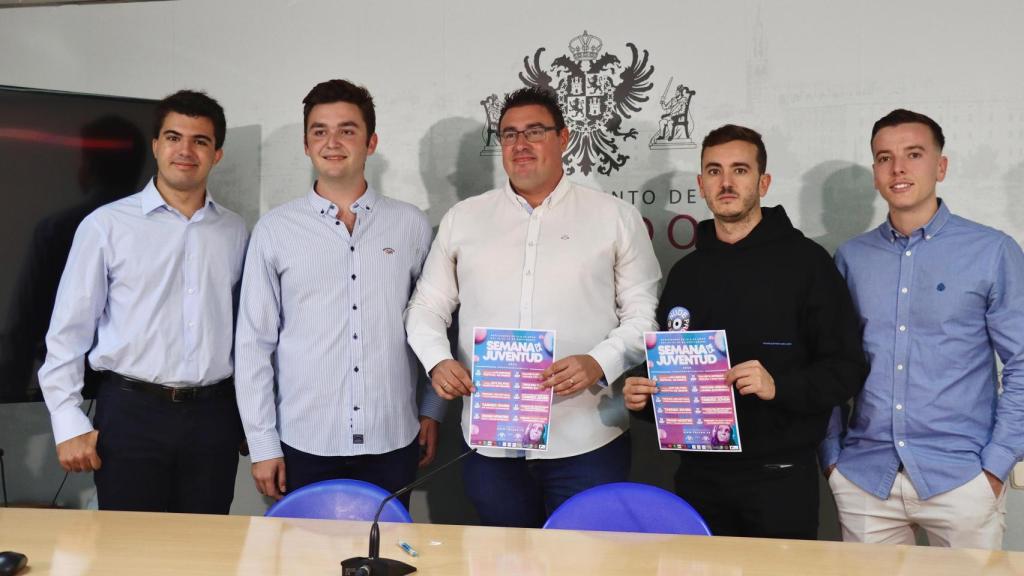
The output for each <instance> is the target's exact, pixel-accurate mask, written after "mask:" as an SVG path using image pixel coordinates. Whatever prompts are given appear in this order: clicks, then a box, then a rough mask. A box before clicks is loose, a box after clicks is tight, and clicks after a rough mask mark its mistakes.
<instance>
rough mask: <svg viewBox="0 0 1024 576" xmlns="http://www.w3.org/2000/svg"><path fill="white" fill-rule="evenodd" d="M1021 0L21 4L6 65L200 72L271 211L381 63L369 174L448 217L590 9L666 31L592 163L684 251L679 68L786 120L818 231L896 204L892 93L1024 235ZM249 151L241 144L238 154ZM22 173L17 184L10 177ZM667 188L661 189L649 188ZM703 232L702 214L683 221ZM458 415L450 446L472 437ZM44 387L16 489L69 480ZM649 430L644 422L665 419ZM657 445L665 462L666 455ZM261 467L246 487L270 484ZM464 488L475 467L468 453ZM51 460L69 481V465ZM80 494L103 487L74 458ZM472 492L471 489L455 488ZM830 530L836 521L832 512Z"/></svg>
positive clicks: (797, 182)
mask: <svg viewBox="0 0 1024 576" xmlns="http://www.w3.org/2000/svg"><path fill="white" fill-rule="evenodd" d="M1021 21H1024V4H1021V3H1019V2H1015V1H1012V0H1006V1H1002V2H996V1H991V2H977V3H964V2H952V1H934V0H932V1H925V0H915V1H905V2H899V3H895V2H883V1H866V2H856V3H854V2H848V3H843V4H838V3H833V2H814V1H810V0H807V1H797V0H788V1H786V0H777V1H773V2H758V1H732V2H695V1H678V2H656V1H634V2H629V3H626V2H609V1H606V0H592V1H588V2H582V1H580V2H550V1H535V0H526V1H523V2H519V3H516V4H515V5H511V4H508V3H499V2H494V1H491V0H466V1H458V2H457V1H451V2H396V1H378V2H364V3H358V4H357V3H353V2H342V1H337V0H308V1H300V0H292V1H274V2H271V1H243V0H179V1H170V2H155V3H148V4H147V3H142V4H138V3H133V4H123V5H103V6H63V7H49V8H19V9H8V10H0V83H2V84H9V85H16V86H28V87H37V88H49V89H58V90H70V91H80V92H92V93H101V94H114V95H121V96H136V97H147V98H159V97H162V96H164V95H165V94H167V93H169V92H172V91H174V90H176V89H179V88H182V87H196V88H202V89H205V90H208V91H209V93H210V94H211V95H213V96H214V97H216V98H218V99H219V100H220V101H221V103H222V104H223V105H224V106H225V108H226V109H227V113H228V121H229V126H230V127H231V128H232V132H231V133H230V135H229V140H228V148H227V155H228V159H229V162H230V163H229V164H228V165H226V166H223V167H221V168H220V170H219V172H218V173H217V174H218V175H217V178H216V184H217V188H216V189H217V190H220V191H222V193H223V194H224V195H225V196H226V197H227V198H229V199H230V202H231V203H232V204H233V205H235V206H236V207H238V208H239V209H240V210H241V211H242V212H243V213H245V214H246V215H247V217H248V218H249V220H250V223H251V221H252V220H253V219H254V218H255V217H256V216H257V215H258V214H259V213H261V212H263V211H265V210H266V209H268V208H269V207H272V206H275V205H277V204H279V203H281V202H283V201H285V200H287V199H290V198H293V197H295V196H297V195H299V194H301V193H303V192H304V191H305V189H306V188H307V187H308V186H309V184H310V182H311V173H310V168H309V164H308V161H307V160H306V159H305V158H304V157H303V155H302V147H301V134H302V129H301V99H302V97H303V96H304V95H305V93H306V92H307V91H308V90H309V89H310V88H311V87H312V86H313V84H315V83H316V82H318V81H321V80H324V79H327V78H332V77H345V78H350V79H353V80H355V81H357V82H360V83H363V84H365V85H366V86H368V87H369V88H370V89H371V91H372V92H373V93H374V95H375V98H376V101H377V111H378V117H379V122H378V133H379V135H380V147H379V148H378V154H377V155H376V156H375V157H374V158H373V160H372V162H371V165H370V180H371V182H372V183H374V184H375V185H377V186H378V187H379V188H380V189H382V190H383V191H384V192H385V193H387V194H389V195H391V196H394V197H397V198H401V199H404V200H408V201H411V202H413V203H415V204H417V205H419V206H420V207H421V208H423V209H424V210H426V211H427V212H428V214H429V215H430V218H431V220H432V222H434V223H435V224H436V222H437V221H438V220H439V219H440V217H441V215H442V214H443V212H444V210H446V209H447V207H449V206H450V205H451V204H452V203H454V202H455V201H456V200H457V199H458V198H460V197H464V196H466V195H468V194H473V193H476V192H479V191H481V190H483V189H484V188H486V187H488V186H490V185H491V183H493V182H496V181H497V180H498V179H499V178H500V175H501V168H500V165H499V164H497V163H496V160H495V159H494V158H492V157H481V156H480V155H479V152H480V149H481V148H482V144H483V142H482V139H481V136H480V131H481V129H482V127H483V122H484V115H483V109H482V107H481V106H480V104H479V102H480V100H481V99H483V98H485V97H486V96H487V95H489V94H491V93H492V92H498V93H502V92H506V91H509V90H512V89H514V88H516V87H518V86H520V83H519V81H518V79H517V74H518V73H519V72H520V71H522V69H523V59H524V57H526V56H530V57H532V56H533V54H534V51H535V50H536V49H537V48H539V47H542V46H543V47H546V48H547V50H546V51H545V52H544V53H543V55H542V57H541V60H542V63H543V64H544V65H545V66H547V65H549V64H550V62H551V60H552V59H553V58H555V57H557V56H559V55H562V54H567V53H568V50H567V47H566V45H567V43H568V42H569V40H570V39H571V38H573V37H574V36H577V35H578V34H580V33H581V32H583V30H584V29H586V30H588V31H589V32H590V33H592V34H594V35H597V36H599V37H600V38H601V39H602V40H603V42H604V51H607V52H610V53H612V54H615V55H617V56H618V57H619V58H620V59H622V60H623V62H624V63H627V64H628V62H629V52H628V50H627V48H626V46H625V44H626V42H633V43H635V44H637V45H638V47H639V48H641V49H646V50H648V51H649V53H650V63H651V64H652V65H653V66H654V68H655V71H654V74H653V76H652V77H651V80H652V82H653V87H652V88H651V89H650V91H649V92H647V94H646V95H647V96H649V97H650V101H649V102H647V103H646V104H644V105H643V106H642V110H641V111H640V112H638V113H637V114H635V115H634V116H633V118H632V119H629V120H625V121H624V123H623V128H625V129H628V128H636V129H637V130H638V132H639V133H638V137H637V138H636V139H635V140H630V141H628V142H625V143H622V142H621V140H620V141H619V142H620V145H621V150H620V152H621V153H624V154H627V155H629V156H631V158H630V159H629V160H628V161H627V163H626V164H625V166H624V167H623V169H622V170H620V171H618V172H614V173H613V174H612V175H611V176H597V175H596V174H591V176H590V177H586V178H583V177H580V176H579V175H577V176H575V177H574V178H575V179H577V180H581V181H587V182H589V183H591V184H592V185H595V186H598V187H601V188H603V189H605V190H609V191H611V190H638V191H643V190H651V191H652V193H653V194H654V196H653V202H652V203H651V204H650V205H642V201H639V200H638V202H640V203H641V209H642V211H643V212H644V213H645V215H647V216H648V217H649V218H650V219H651V220H652V221H653V223H654V225H655V245H656V248H657V249H658V252H659V256H660V257H661V259H662V262H663V266H664V267H665V268H666V269H667V268H668V267H669V266H670V265H671V264H672V263H673V262H674V261H675V260H676V259H677V258H678V256H680V255H681V254H682V253H683V252H682V251H680V250H677V249H675V248H673V247H672V246H671V244H670V243H669V242H668V239H667V234H666V230H665V226H666V224H667V222H668V221H669V220H670V218H671V217H672V216H674V215H675V214H676V213H683V214H690V215H692V216H693V217H695V218H696V219H698V220H699V219H702V218H704V217H706V216H707V214H706V209H705V208H704V207H703V206H702V204H700V201H699V199H698V200H697V202H696V203H692V204H691V203H687V202H685V201H684V202H681V203H678V204H672V203H670V192H669V190H671V189H676V190H680V191H682V195H683V197H684V198H685V196H686V190H687V189H689V188H694V187H695V186H694V175H695V173H696V171H697V166H698V158H699V152H698V151H697V150H693V149H689V150H686V149H684V150H668V151H665V150H659V151H652V150H649V149H648V147H647V143H648V140H649V139H650V137H651V135H652V134H653V132H654V131H655V129H656V128H657V124H658V118H659V116H660V114H661V109H660V107H659V106H658V104H657V100H658V98H659V97H660V95H661V93H662V91H663V90H664V89H665V87H666V85H667V84H668V82H669V78H674V80H675V83H679V82H682V83H685V84H686V85H687V86H689V87H691V88H693V89H694V90H696V91H697V94H696V96H694V99H693V103H692V108H691V111H692V115H693V119H694V122H695V124H696V133H695V139H697V140H698V141H699V138H700V137H702V136H703V134H704V133H706V132H707V130H708V129H710V128H712V127H715V126H717V125H720V124H722V123H725V122H736V123H742V124H747V125H749V126H752V127H754V128H757V129H758V130H760V131H761V132H762V133H763V134H764V135H765V138H766V143H767V146H768V153H769V164H768V166H769V171H770V172H771V173H772V174H773V176H774V181H773V185H772V189H771V191H770V192H769V196H768V199H767V203H769V204H772V203H781V204H783V205H785V206H786V207H787V210H788V211H789V213H790V215H791V217H792V218H793V219H794V221H795V223H796V224H797V225H798V226H800V227H801V228H802V229H803V230H804V231H805V233H806V234H807V235H808V236H811V237H814V238H817V239H819V240H820V241H821V242H822V243H823V244H824V245H826V247H828V248H830V249H834V248H835V246H836V245H838V243H839V242H841V241H842V240H845V239H846V238H847V237H849V236H851V235H853V234H855V233H857V232H860V231H863V230H865V229H867V228H869V227H871V226H874V225H876V224H877V223H878V222H879V221H880V220H881V219H882V217H883V215H884V209H883V203H882V202H881V201H880V200H879V199H878V198H877V194H875V193H874V192H873V191H872V189H871V180H870V154H869V149H868V136H869V131H870V127H871V123H872V122H873V121H874V120H875V119H877V118H878V117H880V116H882V115H883V114H885V113H886V112H888V111H889V110H891V109H893V108H895V107H909V108H912V109H916V110H919V111H922V112H925V113H927V114H929V115H932V116H933V117H935V118H936V119H937V120H938V121H939V122H940V123H941V124H942V125H943V127H944V128H945V130H946V134H947V139H948V145H947V149H946V152H947V154H948V156H949V157H950V170H949V176H948V178H947V180H946V183H945V184H943V185H942V187H941V188H940V193H941V195H942V196H943V198H945V199H946V201H947V202H948V203H949V205H950V206H951V207H952V209H953V210H954V211H956V212H958V213H960V214H962V215H964V216H967V217H969V218H973V219H975V220H979V221H981V222H984V223H986V224H989V225H992V226H995V227H998V228H1001V229H1003V230H1005V231H1007V232H1008V233H1010V234H1011V235H1013V236H1014V237H1015V238H1017V239H1018V240H1021V239H1024V207H1022V206H1024V204H1021V203H1020V202H1014V201H1013V200H1012V199H1013V198H1014V194H1013V192H1014V191H1015V189H1016V188H1017V187H1018V186H1019V181H1020V180H1021V179H1024V144H1022V143H1024V76H1022V75H1021V74H1019V73H1017V65H1016V63H1015V61H1016V58H1017V56H1018V55H1020V54H1021V53H1024V36H1022V35H1021V34H1020V33H1019V29H1018V28H1019V23H1020V22H1021ZM232 156H234V158H235V159H234V160H231V158H232ZM8 193H10V192H8ZM649 198H650V197H649ZM677 232H680V234H681V235H685V234H683V233H685V230H677ZM451 424H452V423H449V426H447V429H448V431H449V442H448V443H447V444H446V451H447V452H448V453H452V452H454V450H455V444H453V443H452V442H451V441H452V440H453V436H454V429H453V428H452V425H451ZM648 432H649V430H646V429H642V430H639V431H638V433H637V434H636V436H637V438H636V442H637V444H638V447H641V448H643V449H644V453H643V455H641V457H640V458H638V460H639V462H638V463H637V464H636V465H635V468H636V469H637V471H638V475H639V477H643V478H645V479H654V480H657V481H660V482H666V481H667V479H668V478H669V477H670V468H671V464H670V462H671V460H666V459H664V458H662V457H659V456H658V455H656V454H653V453H651V451H649V450H647V447H648V446H649V444H650V442H653V437H650V436H645V435H644V434H645V433H648ZM48 435H49V427H48V423H47V418H46V414H45V409H43V408H42V407H41V405H16V406H0V447H4V448H6V449H7V451H8V457H7V464H8V466H7V472H8V479H9V489H10V492H11V493H12V496H13V497H15V498H19V499H48V498H49V497H50V496H47V495H52V492H53V491H54V490H55V489H56V484H57V483H59V476H58V475H57V474H56V470H57V469H56V465H55V463H54V462H53V455H52V446H51V439H50V438H49V437H48ZM645 441H646V442H645ZM652 467H660V468H656V469H655V468H652ZM244 468H245V463H243V467H242V469H240V482H239V494H238V498H237V500H238V501H237V503H236V506H235V509H236V510H237V511H238V512H245V513H256V512H259V511H260V510H261V502H259V501H258V500H257V499H256V497H255V496H254V492H253V491H252V490H251V485H250V484H249V482H248V480H247V479H246V478H245V477H244V474H245V470H244ZM446 482H453V483H454V486H455V488H456V490H455V492H457V488H458V480H457V477H455V476H449V477H447V479H446ZM51 484H52V485H53V486H51ZM65 490H66V492H65V499H64V501H65V502H68V503H71V504H75V503H81V502H84V501H85V500H87V499H88V482H87V481H86V480H85V479H75V480H73V481H71V482H69V486H68V487H66V488H65ZM438 492H440V490H439V489H437V488H435V489H434V490H432V491H429V492H427V493H425V494H423V493H421V494H417V496H416V498H415V500H414V513H417V510H419V512H418V515H419V517H425V516H426V514H427V510H426V508H427V507H428V506H429V514H430V517H431V518H433V519H435V520H441V521H465V520H467V519H471V514H470V513H468V512H466V511H464V510H462V511H457V512H450V511H448V510H442V507H443V505H444V503H445V502H446V501H444V500H443V499H442V500H437V499H435V494H436V493H438ZM457 505H458V506H464V502H462V503H458V504H457ZM1009 510H1010V513H1009V519H1008V532H1007V547H1008V548H1012V549H1017V550H1024V519H1022V515H1024V496H1022V495H1021V493H1019V492H1014V493H1013V494H1011V495H1010V500H1009ZM823 533H824V534H825V535H831V536H834V535H835V527H834V520H833V519H831V518H830V519H828V520H827V525H826V526H825V527H824V528H823Z"/></svg>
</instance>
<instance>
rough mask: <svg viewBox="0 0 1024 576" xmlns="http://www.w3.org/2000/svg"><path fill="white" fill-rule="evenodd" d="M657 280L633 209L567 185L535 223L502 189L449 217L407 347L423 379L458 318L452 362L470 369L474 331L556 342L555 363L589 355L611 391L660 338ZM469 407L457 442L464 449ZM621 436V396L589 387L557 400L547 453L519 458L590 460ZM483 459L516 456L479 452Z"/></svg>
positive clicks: (420, 290)
mask: <svg viewBox="0 0 1024 576" xmlns="http://www.w3.org/2000/svg"><path fill="white" fill-rule="evenodd" d="M660 278H661V268H660V267H659V266H658V260H657V258H655V256H654V248H652V246H651V241H650V239H649V237H648V236H647V228H646V227H645V226H644V222H643V219H642V218H641V217H640V213H639V212H637V210H636V208H634V207H632V206H630V205H629V204H626V203H625V202H623V201H621V200H619V199H618V198H615V197H614V196H612V195H610V194H605V193H603V192H599V191H597V190H591V189H589V188H585V187H583V186H579V185H576V184H573V183H572V182H570V181H569V180H568V179H567V178H565V177H563V178H562V180H561V182H560V183H559V184H558V186H556V187H555V189H554V191H553V192H552V193H551V194H550V195H549V196H548V197H547V198H546V199H545V200H544V201H543V202H542V203H541V204H540V205H539V206H537V207H536V208H534V209H533V210H532V211H527V210H524V209H523V204H522V203H521V201H520V197H519V196H518V195H517V194H516V193H515V192H514V191H513V190H512V187H511V185H509V184H508V183H506V184H505V186H504V187H502V188H498V189H496V190H491V191H490V192H487V193H485V194H481V195H479V196H475V197H472V198H469V199H466V200H463V201H462V202H459V203H458V204H456V205H455V206H454V207H452V209H451V210H449V211H448V213H447V214H445V216H444V218H443V219H442V220H441V226H440V228H439V229H438V231H437V238H436V239H435V241H434V245H433V247H432V248H431V251H430V256H429V257H428V259H427V263H426V265H425V267H424V270H423V276H422V277H421V278H420V281H419V284H418V285H417V287H416V294H415V296H413V298H412V300H411V301H410V303H409V311H408V313H407V317H406V325H407V327H408V331H409V342H410V343H411V344H412V347H413V349H414V350H415V351H416V354H417V355H418V356H419V359H420V361H421V362H422V363H423V365H424V366H425V367H426V368H427V369H428V370H429V369H432V368H433V367H434V366H435V365H437V363H438V362H440V361H442V360H446V359H450V358H451V357H452V355H451V346H450V344H449V343H448V337H447V333H446V330H447V327H448V326H450V325H451V323H452V312H453V311H454V310H455V308H456V307H457V306H461V308H460V309H459V343H458V344H459V345H458V359H459V360H460V361H461V362H462V363H463V364H464V365H466V367H467V368H468V367H469V366H470V365H471V364H472V358H473V356H472V351H473V327H474V326H491V327H496V328H536V329H544V330H554V331H555V334H556V336H555V350H556V354H557V357H558V358H559V359H560V358H564V357H566V356H571V355H574V354H589V355H590V356H592V357H593V358H594V360H596V361H597V363H598V364H599V365H600V366H601V369H602V370H603V371H604V376H605V378H606V379H607V381H608V382H614V381H615V380H616V379H617V378H618V377H619V376H621V375H622V373H623V372H624V371H625V370H626V369H627V368H631V367H633V366H635V365H637V364H640V363H641V362H643V359H644V344H643V333H644V331H645V330H656V329H657V327H658V324H657V322H655V320H654V309H655V306H656V305H657V303H658V297H657V294H656V293H657V288H658V280H659V279H660ZM470 406H471V403H470V402H468V401H467V402H463V410H462V431H463V434H464V435H465V437H466V438H467V442H468V438H469V431H470V426H469V424H470ZM628 428H629V416H628V414H627V413H626V407H625V404H624V403H623V400H622V398H621V397H620V396H619V395H618V391H616V390H613V389H612V387H609V386H592V387H590V388H589V389H587V390H584V391H581V392H578V393H576V394H573V395H570V396H556V397H555V399H554V402H553V404H552V407H551V427H550V436H549V440H550V442H549V444H548V449H547V451H545V452H540V451H529V452H527V453H526V454H525V457H526V458H530V459H532V458H563V457H566V456H575V455H578V454H583V453H586V452H590V451H592V450H595V449H597V448H600V447H601V446H603V445H605V444H607V443H609V442H611V441H612V440H614V439H615V438H617V437H618V436H619V435H621V434H622V432H623V431H625V430H626V429H628ZM480 453H481V454H483V455H485V456H490V457H521V456H524V454H523V451H518V450H505V449H501V448H481V449H480Z"/></svg>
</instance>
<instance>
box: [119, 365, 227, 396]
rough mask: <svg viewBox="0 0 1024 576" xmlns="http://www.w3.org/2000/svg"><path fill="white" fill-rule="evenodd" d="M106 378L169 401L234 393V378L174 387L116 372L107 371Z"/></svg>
mask: <svg viewBox="0 0 1024 576" xmlns="http://www.w3.org/2000/svg"><path fill="white" fill-rule="evenodd" d="M107 378H108V379H109V381H110V382H111V383H114V384H117V385H118V386H120V387H121V389H122V390H131V391H132V392H142V393H144V394H149V395H151V396H157V397H159V398H163V399H164V400H169V401H171V402H198V401H200V400H208V399H210V398H223V397H226V396H234V395H235V380H234V378H225V379H224V380H221V381H220V382H217V383H214V384H210V385H208V386H185V387H174V386H164V385H163V384H154V383H153V382H146V381H145V380H137V379H135V378H129V377H128V376H122V375H120V374H118V373H116V372H108V373H107Z"/></svg>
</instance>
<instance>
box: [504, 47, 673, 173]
mask: <svg viewBox="0 0 1024 576" xmlns="http://www.w3.org/2000/svg"><path fill="white" fill-rule="evenodd" d="M626 47H627V48H629V50H630V53H631V60H630V62H629V64H628V65H624V64H623V63H622V61H621V60H619V57H618V56H615V55H614V54H609V53H608V52H604V53H602V51H601V50H602V48H603V42H602V41H601V39H600V38H598V37H597V36H594V35H593V34H590V33H588V32H587V31H584V32H583V34H580V35H579V36H577V37H575V38H573V39H572V40H570V41H569V52H570V53H571V54H572V55H571V56H568V55H564V54H563V55H562V56H559V57H557V58H555V59H554V60H552V61H551V66H550V68H549V69H548V70H546V71H545V69H544V67H543V66H542V65H541V61H540V58H541V54H542V53H543V52H544V50H545V49H544V48H538V49H537V51H536V52H535V53H534V55H533V58H532V61H531V58H530V57H529V56H526V57H525V58H523V64H524V66H525V70H524V71H523V72H520V73H519V79H520V80H522V82H523V83H524V84H526V85H527V86H534V87H537V88H542V89H547V90H553V91H555V93H557V94H558V102H559V104H560V105H561V106H562V112H563V114H564V115H565V122H566V124H567V125H568V127H569V134H570V139H569V147H568V149H567V150H566V153H565V156H564V157H563V158H562V161H563V163H564V164H565V166H566V173H568V174H574V173H575V172H576V171H577V170H579V171H580V172H582V173H583V174H584V175H588V174H590V172H591V171H592V170H594V169H595V168H596V170H597V172H598V173H599V174H603V175H605V176H607V175H609V174H611V173H612V172H613V171H617V170H619V169H620V168H622V166H623V165H625V163H626V161H627V160H629V156H627V155H626V154H623V153H621V152H619V144H620V143H621V142H625V141H626V140H628V139H630V138H633V139H635V138H636V137H637V130H636V129H635V128H630V129H624V128H623V125H622V124H623V120H625V119H629V118H631V117H632V115H633V114H635V113H637V112H639V111H640V107H641V106H642V105H643V103H644V102H647V100H648V96H645V94H646V93H647V92H648V91H650V89H651V87H652V83H651V81H650V78H651V75H652V74H654V66H652V65H650V64H648V53H647V50H643V52H642V54H641V51H640V50H638V49H637V47H636V45H634V44H632V43H626ZM485 108H486V105H485ZM620 141H621V142H620Z"/></svg>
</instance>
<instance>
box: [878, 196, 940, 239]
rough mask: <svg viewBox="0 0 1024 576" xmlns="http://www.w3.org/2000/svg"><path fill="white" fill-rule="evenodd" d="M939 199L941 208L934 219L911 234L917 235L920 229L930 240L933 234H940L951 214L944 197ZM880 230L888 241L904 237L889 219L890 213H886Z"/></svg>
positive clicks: (922, 234) (923, 235)
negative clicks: (943, 199)
mask: <svg viewBox="0 0 1024 576" xmlns="http://www.w3.org/2000/svg"><path fill="white" fill-rule="evenodd" d="M938 201H939V209H938V210H936V211H935V214H934V215H932V219H931V220H929V221H928V223H927V224H925V225H924V226H922V227H921V228H918V229H917V230H914V231H913V232H912V233H911V236H915V235H917V233H918V232H919V231H920V233H921V236H922V237H924V239H925V240H930V239H931V238H932V236H935V235H936V234H938V233H939V231H940V230H942V227H943V226H945V225H946V222H948V221H949V216H950V212H949V208H948V207H947V206H946V203H945V202H943V201H942V198H939V199H938ZM878 231H879V232H880V233H881V234H882V238H883V239H884V240H885V241H887V242H892V241H894V240H895V239H896V238H902V237H903V233H902V232H900V231H899V230H897V229H896V228H894V227H893V225H892V221H890V220H889V216H888V215H886V217H885V221H884V222H882V224H881V225H880V226H879V227H878Z"/></svg>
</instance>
